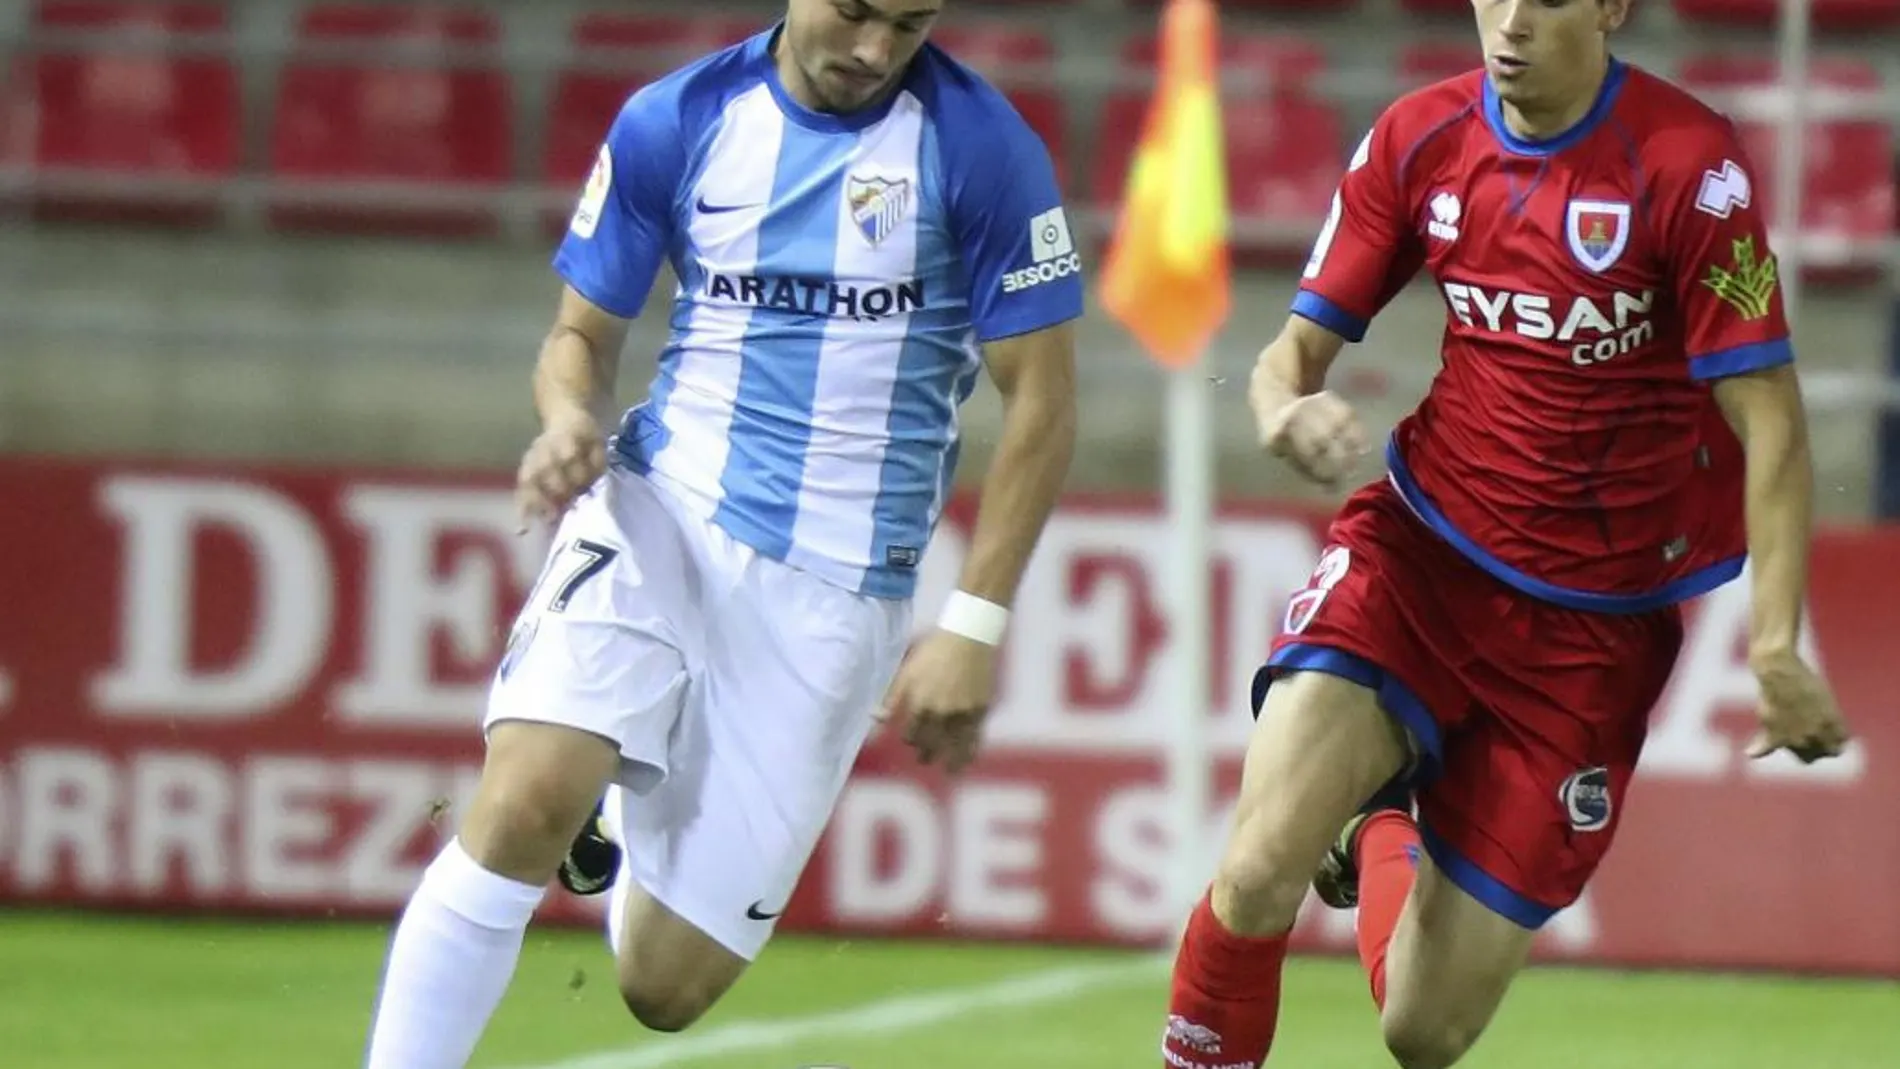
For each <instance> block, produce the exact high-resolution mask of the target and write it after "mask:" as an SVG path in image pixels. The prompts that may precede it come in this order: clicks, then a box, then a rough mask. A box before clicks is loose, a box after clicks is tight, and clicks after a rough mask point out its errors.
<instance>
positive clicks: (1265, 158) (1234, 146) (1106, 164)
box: [1094, 35, 1345, 261]
mask: <svg viewBox="0 0 1900 1069" xmlns="http://www.w3.org/2000/svg"><path fill="white" fill-rule="evenodd" d="M1154 58H1155V42H1154V40H1153V39H1152V38H1137V39H1135V40H1133V41H1131V42H1129V44H1128V45H1127V47H1126V48H1125V49H1124V52H1123V59H1124V65H1125V67H1126V68H1128V69H1129V70H1130V71H1134V72H1146V71H1148V70H1149V69H1151V66H1152V64H1153V62H1154ZM1221 64H1222V79H1223V87H1222V109H1221V111H1222V119H1223V122H1224V125H1225V127H1226V132H1227V173H1228V197H1229V200H1230V201H1231V203H1232V206H1233V214H1234V222H1235V231H1236V241H1235V251H1236V254H1237V256H1239V257H1240V258H1242V259H1244V260H1249V261H1251V260H1259V259H1278V258H1280V257H1283V256H1285V255H1288V254H1292V253H1295V252H1303V251H1304V249H1305V247H1306V245H1307V244H1308V243H1309V242H1310V241H1311V236H1312V233H1313V232H1315V231H1317V230H1318V229H1319V224H1320V221H1321V220H1322V219H1324V218H1325V215H1326V211H1327V209H1328V207H1329V205H1330V204H1331V202H1332V196H1333V190H1334V188H1335V187H1336V186H1337V185H1338V183H1339V178H1340V175H1341V173H1342V172H1343V170H1344V165H1345V157H1344V152H1343V148H1342V145H1343V143H1344V140H1345V134H1344V130H1343V126H1342V123H1341V120H1340V116H1339V113H1338V112H1337V111H1335V110H1334V109H1333V107H1332V106H1331V105H1330V104H1328V103H1326V102H1325V101H1323V100H1321V99H1320V98H1319V97H1318V96H1317V95H1315V94H1313V93H1311V92H1310V91H1309V86H1310V83H1311V82H1312V80H1313V79H1314V78H1316V77H1317V76H1318V75H1319V74H1321V73H1322V72H1323V71H1324V68H1325V54H1324V53H1323V52H1322V51H1321V50H1320V49H1319V47H1318V46H1316V45H1314V44H1312V43H1311V42H1308V41H1306V40H1304V39H1301V38H1291V37H1282V36H1270V35H1228V36H1226V37H1223V39H1222V41H1221ZM1148 97H1149V91H1148V89H1147V87H1145V86H1144V87H1142V88H1138V89H1130V90H1124V91H1120V92H1116V93H1114V94H1113V95H1111V96H1110V97H1109V99H1108V100H1107V101H1105V102H1104V106H1103V111H1102V114H1103V121H1102V127H1101V138H1100V143H1099V151H1098V153H1097V159H1098V160H1099V161H1100V162H1099V167H1098V169H1097V171H1096V173H1095V198H1094V199H1095V201H1096V203H1097V205H1098V206H1099V207H1101V208H1102V209H1104V210H1108V209H1112V208H1113V207H1114V206H1115V205H1117V204H1119V203H1120V201H1121V198H1122V194H1123V192H1124V188H1125V186H1126V184H1127V177H1128V167H1129V164H1130V162H1131V159H1132V156H1133V153H1134V148H1135V144H1136V142H1137V141H1138V140H1139V139H1140V136H1141V133H1142V127H1143V124H1144V121H1145V117H1146V114H1147V108H1148ZM1250 230H1254V231H1259V232H1262V233H1264V234H1265V236H1264V237H1260V238H1259V239H1257V240H1256V239H1253V238H1252V237H1250V235H1249V231H1250Z"/></svg>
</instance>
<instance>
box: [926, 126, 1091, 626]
mask: <svg viewBox="0 0 1900 1069" xmlns="http://www.w3.org/2000/svg"><path fill="white" fill-rule="evenodd" d="M985 99H987V100H988V101H989V108H987V109H985V112H986V113H983V114H980V115H979V116H978V117H977V121H975V122H973V123H972V125H971V126H970V127H969V128H968V129H967V131H966V130H960V129H956V128H954V127H951V128H947V129H946V130H945V133H944V141H945V152H946V154H947V155H946V158H945V160H944V163H945V172H946V174H945V177H946V181H947V186H948V191H949V197H950V214H951V226H952V228H953V229H954V230H955V232H956V233H955V237H956V240H957V244H958V246H959V248H960V249H961V251H962V254H963V264H964V270H965V272H966V273H967V277H968V279H969V286H970V298H969V300H970V322H971V324H972V326H973V327H974V328H975V330H976V336H977V340H978V341H979V342H980V343H981V345H982V347H983V360H984V363H985V364H986V365H987V368H988V371H989V374H990V378H991V380H992V381H993V382H994V383H995V384H996V388H997V392H998V393H1000V394H1001V395H1002V399H1003V432H1002V438H1001V440H1000V441H999V442H998V444H997V447H996V452H995V453H994V454H993V455H992V457H991V460H990V468H989V471H988V472H987V473H986V474H985V477H984V481H983V488H982V492H981V497H980V498H979V501H978V512H977V520H976V528H975V530H974V531H973V532H972V534H971V541H970V551H969V555H968V557H967V558H966V559H965V563H964V568H963V575H962V582H961V583H960V584H959V590H960V591H961V592H962V593H963V594H966V595H968V596H970V597H972V598H976V599H980V600H982V601H984V602H989V603H992V604H995V605H997V606H1002V607H1007V606H1008V605H1009V604H1010V602H1011V600H1012V599H1013V598H1014V597H1015V594H1016V586H1017V583H1018V582H1019V581H1020V580H1021V578H1022V573H1023V569H1024V568H1025V567H1026V566H1027V565H1028V563H1029V557H1030V554H1031V552H1032V551H1033V550H1034V548H1035V544H1036V541H1037V539H1038V538H1039V537H1040V536H1041V533H1042V528H1043V525H1044V524H1045V523H1046V522H1047V521H1048V518H1049V514H1050V512H1051V511H1052V510H1053V509H1054V507H1055V500H1056V495H1057V493H1058V491H1059V490H1060V489H1061V486H1062V482H1063V480H1064V478H1065V477H1066V476H1067V474H1068V469H1069V459H1070V456H1071V455H1072V454H1073V452H1074V449H1075V433H1076V399H1075V329H1074V321H1075V320H1076V319H1079V318H1080V317H1081V315H1082V308H1083V296H1084V295H1083V284H1082V259H1081V255H1080V253H1078V252H1077V250H1076V245H1075V238H1074V235H1073V234H1072V233H1071V232H1070V230H1069V219H1068V215H1067V213H1066V212H1065V210H1064V209H1063V206H1062V194H1061V191H1060V189H1059V188H1058V187H1057V185H1056V176H1055V168H1054V166H1053V164H1051V162H1050V159H1049V150H1048V149H1047V148H1046V147H1045V146H1044V145H1043V143H1042V141H1041V139H1040V138H1038V137H1037V136H1036V135H1035V133H1034V132H1032V131H1031V130H1030V128H1029V126H1028V125H1027V124H1026V123H1024V122H1023V120H1022V119H1021V118H1020V117H1018V116H1017V115H1016V114H1015V113H1014V112H1013V111H1005V110H1004V109H1006V108H1007V107H1008V105H1006V104H1003V103H1002V102H1001V98H1000V97H993V98H985ZM975 103H977V104H979V105H981V104H982V103H984V99H979V100H977V101H975ZM957 134H963V135H964V137H966V138H968V140H960V141H958V142H956V143H955V144H954V145H953V144H951V143H950V139H951V138H952V137H953V136H955V135H957Z"/></svg>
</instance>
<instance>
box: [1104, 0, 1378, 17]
mask: <svg viewBox="0 0 1900 1069" xmlns="http://www.w3.org/2000/svg"><path fill="white" fill-rule="evenodd" d="M1165 3H1167V0H1134V6H1136V7H1160V6H1161V5H1163V4H1165ZM1358 3H1359V0H1221V3H1220V8H1221V10H1222V11H1262V12H1269V13H1271V12H1276V11H1300V10H1306V11H1323V12H1325V13H1327V14H1329V15H1330V14H1340V13H1343V12H1345V11H1347V10H1349V9H1351V8H1353V7H1356V6H1358Z"/></svg>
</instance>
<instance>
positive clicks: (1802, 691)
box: [1748, 654, 1848, 765]
mask: <svg viewBox="0 0 1900 1069" xmlns="http://www.w3.org/2000/svg"><path fill="white" fill-rule="evenodd" d="M1754 669H1755V679H1756V682H1758V683H1759V684H1760V685H1761V731H1759V732H1757V733H1756V735H1755V738H1754V739H1753V740H1751V741H1750V742H1749V744H1748V756H1749V757H1751V758H1758V757H1767V756H1768V755H1769V754H1771V753H1774V752H1775V751H1776V750H1787V751H1788V752H1789V753H1791V754H1793V755H1795V757H1797V758H1799V759H1800V761H1801V763H1802V764H1804V765H1807V764H1813V763H1814V762H1816V761H1819V760H1820V759H1821V758H1823V757H1838V756H1839V755H1840V753H1841V750H1842V749H1843V748H1845V747H1846V745H1847V739H1848V734H1847V721H1846V720H1845V718H1843V717H1842V716H1841V707H1840V705H1839V704H1838V703H1836V702H1835V700H1834V694H1833V692H1832V691H1831V690H1829V689H1828V685H1827V682H1826V681H1825V680H1823V679H1822V678H1821V677H1820V675H1819V674H1818V673H1816V672H1815V671H1814V669H1812V668H1810V667H1808V665H1807V662H1805V661H1803V660H1802V659H1801V658H1800V657H1798V656H1796V655H1794V654H1786V655H1784V656H1779V657H1773V658H1769V659H1767V660H1766V661H1762V662H1758V663H1756V664H1755V665H1754Z"/></svg>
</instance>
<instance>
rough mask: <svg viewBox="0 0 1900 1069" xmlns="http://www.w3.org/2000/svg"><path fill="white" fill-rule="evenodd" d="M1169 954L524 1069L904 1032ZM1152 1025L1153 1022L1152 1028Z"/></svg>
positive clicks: (1067, 990) (1071, 988) (1133, 978)
mask: <svg viewBox="0 0 1900 1069" xmlns="http://www.w3.org/2000/svg"><path fill="white" fill-rule="evenodd" d="M1172 961H1173V956H1172V955H1169V956H1168V957H1167V958H1165V959H1164V958H1157V957H1142V958H1140V959H1139V960H1136V961H1132V962H1131V961H1118V962H1114V963H1112V964H1107V965H1082V966H1071V967H1067V968H1061V969H1047V970H1044V971H1041V972H1033V973H1029V974H1026V975H1022V976H1016V977H1012V978H1010V979H1007V980H996V981H992V982H990V983H987V984H975V985H970V986H966V987H952V988H946V989H944V990H941V991H932V992H929V993H927V994H921V995H902V996H899V997H897V998H887V999H879V1000H877V1001H876V1002H867V1003H864V1004H863V1005H860V1006H853V1007H851V1008H849V1009H843V1010H833V1011H831V1012H828V1013H819V1014H810V1015H806V1016H802V1017H784V1018H777V1019H767V1020H755V1021H734V1022H733V1023H731V1024H723V1025H718V1026H716V1027H714V1028H710V1029H707V1030H706V1031H704V1032H701V1033H698V1034H696V1035H690V1034H689V1035H682V1036H679V1037H676V1038H674V1037H669V1038H664V1039H653V1040H649V1041H648V1042H645V1043H642V1044H640V1045H639V1046H637V1047H627V1048H623V1049H620V1050H606V1051H601V1052H599V1053H597V1054H586V1055H582V1056H581V1057H578V1058H569V1059H567V1060H564V1061H558V1062H549V1063H547V1064H545V1065H537V1066H533V1067H532V1069H660V1067H662V1066H674V1065H682V1064H685V1063H688V1062H695V1061H699V1060H701V1059H703V1058H711V1057H714V1056H716V1055H721V1054H743V1053H749V1052H755V1051H772V1050H778V1049H780V1048H783V1047H789V1046H791V1045H792V1044H794V1043H798V1042H801V1041H804V1040H807V1039H818V1038H846V1037H852V1038H855V1037H859V1036H868V1035H879V1034H887V1033H892V1032H907V1031H910V1030H912V1029H916V1028H927V1027H929V1026H931V1025H934V1024H941V1023H943V1022H945V1021H951V1020H955V1019H957V1018H959V1017H963V1016H966V1015H968V1014H972V1013H976V1012H979V1011H981V1010H989V1009H1017V1008H1021V1007H1023V1006H1033V1005H1040V1004H1044V1003H1050V1002H1061V1001H1064V1000H1066V999H1070V998H1074V997H1075V996H1077V995H1080V994H1082V993H1083V992H1085V991H1092V990H1095V989H1097V988H1105V987H1121V986H1123V985H1127V984H1134V983H1137V982H1141V981H1145V980H1149V979H1152V978H1153V977H1155V976H1157V975H1160V974H1162V973H1164V972H1166V970H1167V968H1168V966H1169V965H1170V964H1171V963H1172ZM1157 1027H1159V1025H1157Z"/></svg>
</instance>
